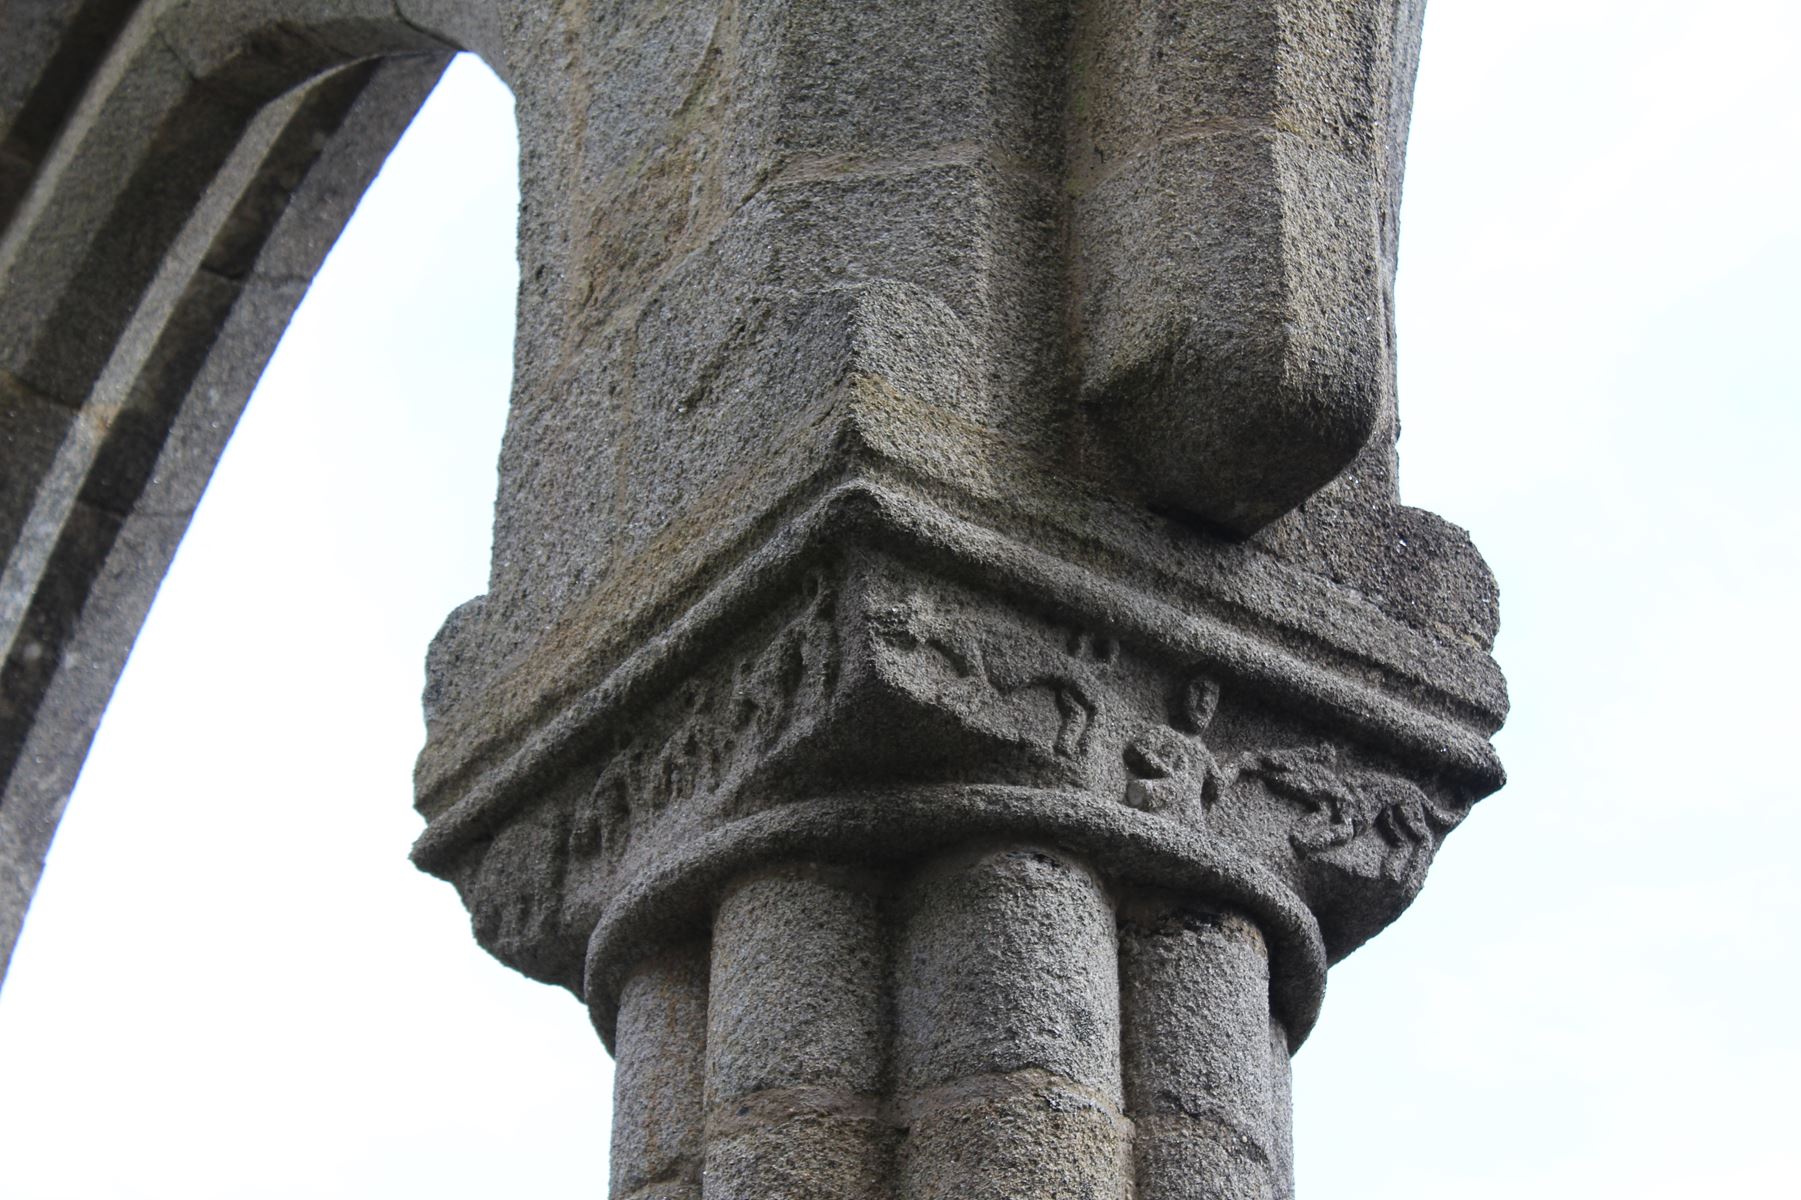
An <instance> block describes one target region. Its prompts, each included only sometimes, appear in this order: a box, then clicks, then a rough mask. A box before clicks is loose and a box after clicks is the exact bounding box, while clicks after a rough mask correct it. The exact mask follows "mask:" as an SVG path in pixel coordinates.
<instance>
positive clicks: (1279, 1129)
mask: <svg viewBox="0 0 1801 1200" xmlns="http://www.w3.org/2000/svg"><path fill="white" fill-rule="evenodd" d="M1120 988H1121V1009H1122V1021H1123V1030H1124V1033H1123V1054H1124V1071H1125V1095H1126V1106H1127V1110H1128V1111H1129V1112H1130V1113H1131V1116H1132V1120H1133V1122H1134V1123H1135V1125H1136V1127H1137V1138H1136V1156H1137V1164H1136V1166H1137V1178H1138V1196H1139V1198H1140V1200H1270V1198H1272V1197H1276V1196H1280V1195H1283V1194H1285V1192H1286V1191H1287V1190H1290V1188H1291V1185H1290V1184H1289V1183H1288V1180H1289V1179H1290V1177H1291V1175H1292V1172H1291V1171H1290V1169H1289V1167H1288V1138H1287V1133H1286V1129H1287V1122H1288V1114H1287V1111H1286V1107H1287V1096H1286V1092H1287V1087H1286V1084H1287V1067H1288V1057H1287V1039H1286V1037H1284V1036H1281V1034H1280V1027H1279V1026H1277V1025H1276V1024H1275V1023H1274V1022H1273V1021H1272V1020H1271V1017H1270V1009H1269V956H1268V950H1267V949H1266V947H1265V945H1264V941H1263V937H1262V935H1261V934H1260V933H1259V932H1258V930H1257V928H1256V926H1254V925H1252V924H1251V923H1250V922H1249V921H1247V920H1245V919H1244V918H1243V917H1241V916H1238V915H1236V914H1233V913H1223V912H1216V911H1212V910H1209V909H1206V908H1202V907H1198V906H1194V905H1189V904H1185V903H1182V902H1179V901H1171V900H1151V901H1145V902H1140V903H1136V904H1133V905H1132V906H1130V907H1129V908H1128V910H1127V911H1126V913H1125V916H1124V919H1122V921H1121V923H1120ZM1272 1030H1274V1031H1275V1033H1274V1036H1272ZM1272 1043H1274V1044H1272ZM1278 1047H1279V1050H1280V1053H1278V1052H1277V1050H1278ZM1277 1060H1279V1071H1278V1069H1277V1068H1278V1063H1277ZM1278 1074H1279V1075H1280V1085H1281V1086H1280V1087H1278V1085H1277V1075H1278Z"/></svg>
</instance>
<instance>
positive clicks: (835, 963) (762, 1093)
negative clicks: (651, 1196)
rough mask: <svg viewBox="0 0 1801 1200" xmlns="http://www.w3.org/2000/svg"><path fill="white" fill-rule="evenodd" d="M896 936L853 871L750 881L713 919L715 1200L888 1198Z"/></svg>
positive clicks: (711, 1179)
mask: <svg viewBox="0 0 1801 1200" xmlns="http://www.w3.org/2000/svg"><path fill="white" fill-rule="evenodd" d="M887 958H888V955H887V939H886V930H885V928H884V924H883V919H882V912H881V907H880V899H879V897H878V896H877V895H876V894H874V893H873V892H872V891H871V890H870V889H868V888H867V887H859V886H858V885H857V882H856V881H854V880H853V879H852V878H851V877H849V876H848V875H846V874H844V873H839V872H833V871H829V870H826V869H822V868H811V867H806V866H795V867H787V868H781V869H778V870H775V871H772V872H769V873H766V874H761V875H757V876H753V877H751V878H749V879H746V880H744V881H741V882H740V883H739V884H738V885H737V886H736V887H734V888H733V889H732V890H730V891H729V892H728V893H727V894H726V895H725V897H724V899H723V900H722V901H721V902H720V906H719V911H718V915H717V916H716V917H715V919H714V924H713V969H712V995H711V1004H710V1009H709V1014H708V1030H707V1109H708V1113H709V1117H708V1122H707V1148H706V1170H705V1173H704V1175H703V1177H702V1178H703V1187H702V1195H703V1196H704V1197H706V1200H768V1198H770V1197H782V1200H886V1198H887V1197H888V1196H889V1194H890V1193H889V1190H888V1189H889V1182H890V1178H891V1168H892V1162H893V1146H894V1140H895V1137H894V1133H893V1130H892V1127H891V1126H890V1124H889V1123H888V1122H887V1121H886V1120H885V1119H884V1112H883V1108H882V1102H881V1099H882V1094H883V1092H884V1090H885V1084H886V1080H887V1054H886V1047H887V1037H886V1030H887V1016H886V1007H887V1006H886V983H887Z"/></svg>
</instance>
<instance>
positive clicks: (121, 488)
mask: <svg viewBox="0 0 1801 1200" xmlns="http://www.w3.org/2000/svg"><path fill="white" fill-rule="evenodd" d="M492 12H493V6H492V5H490V4H486V3H482V2H481V0H400V2H399V3H395V2H394V0H138V2H137V3H135V4H133V3H119V2H117V0H46V2H45V3H40V4H36V5H16V6H11V7H10V8H9V9H8V10H7V11H5V12H4V13H3V14H0V47H5V50H4V51H0V167H3V168H4V171H3V172H0V184H4V185H5V186H4V188H0V201H4V206H3V207H0V221H4V225H3V226H0V655H3V657H0V978H3V977H4V972H5V969H6V964H7V962H8V961H9V960H10V958H11V954H12V948H13V946H14V944H15V942H16V939H17V936H18V933H19V929H20V927H21V925H22V923H23V921H24V918H25V912H26V909H27V906H28V905H29V903H30V899H31V895H32V892H33V891H34V890H35V888H36V884H37V880H38V877H39V874H40V872H41V870H42V866H43V860H44V856H45V854H46V852H47V851H48V849H49V846H50V842H51V839H52V837H53V836H54V834H55V830H56V826H57V824H58V822H59V820H60V819H61V816H62V813H63V810H64V807H65V806H66V804H67V801H68V797H69V793H70V791H71V790H72V788H73V787H74V784H75V780H76V777H77V776H78V774H79V772H80V768H81V763H82V760H83V759H84V758H85V756H86V753H87V749H88V746H89V744H90V742H91V741H92V738H93V735H94V732H95V730H96V729H97V727H98V725H99V722H100V717H101V714H102V712H103V711H104V709H105V707H106V703H107V700H108V699H109V698H110V696H111V694H112V690H113V687H114V684H115V683H116V682H117V679H118V676H119V673H120V671H121V670H122V669H123V667H124V664H125V659H126V656H127V655H128V653H129V652H130V649H131V645H132V642H133V641H134V640H135V638H136V636H137V632H138V629H139V628H140V626H141V625H142V623H143V619H144V616H145V614H146V613H147V612H148V610H149V607H150V603H151V601H152V600H153V599H154V597H155V595H156V590H157V587H158V585H159V584H160V583H161V580H162V578H163V575H164V573H165V571H166V570H167V568H168V565H169V562H170V560H171V559H172V558H173V556H174V552H175V549H176V546H177V545H178V544H179V542H180V539H181V536H182V534H183V533H184V532H185V530H186V528H187V525H188V521H189V518H190V516H191V515H192V513H193V510H194V507H195V505H196V504H197V503H198V501H199V498H200V496H201V494H202V492H203V491H204V490H205V487H206V483H207V480H208V479H209V478H210V477H211V474H212V471H213V467H214V464H215V463H216V462H217V460H218V456H219V453H220V452H221V451H222V449H223V448H224V444H225V441H226V439H227V438H228V436H229V435H230V432H231V430H232V428H233V426H234V425H235V423H236V420H237V417H238V414H239V413H240V412H241V411H242V408H243V405H244V403H245V401H246V400H247V399H248V398H249V395H250V392H251V389H252V388H253V387H254V386H255V384H256V381H257V378H258V377H259V376H260V374H261V373H262V368H263V365H264V364H265V363H266V362H267V360H268V357H269V355H270V354H271V353H272V352H273V350H274V348H275V345H276V343H277V341H278V340H279V339H280V337H281V334H282V332H283V330H284V329H285V328H286V326H287V323H288V320H289V318H290V316H291V315H292V314H293V311H294V309H295V308H296V307H297V306H298V304H299V302H300V300H301V298H302V297H303V296H304V295H305V292H306V289H307V286H308V285H309V283H310V282H311V279H312V277H313V274H314V272H315V271H316V270H317V268H318V266H319V264H320V262H321V261H323V259H324V257H325V254H326V252H327V251H328V250H329V249H330V247H331V245H332V243H333V242H334V241H335V240H336V238H337V235H338V233H339V231H340V230H341V229H342V228H343V225H344V223H345V222H346V221H347V220H348V219H349V217H350V214H351V212H352V211H353V210H354V209H355V207H356V204H357V202H358V201H359V200H360V199H361V197H362V194H363V192H364V190H365V189H366V188H367V186H368V184H369V182H370V181H371V180H372V179H373V178H374V175H375V172H376V171H377V170H378V169H379V168H380V166H381V164H382V162H383V161H385V159H386V158H387V155H388V153H389V151H390V150H391V149H392V148H393V146H394V143H395V142H396V141H397V140H398V139H399V137H400V135H401V133H402V132H404V130H405V129H406V127H407V125H408V124H409V123H410V122H411V120H412V118H413V115H414V113H415V112H417V110H418V108H419V105H420V104H421V103H423V101H424V99H425V97H426V96H427V95H428V94H429V92H430V91H431V89H432V87H433V85H434V84H435V83H436V82H437V79H438V76H439V75H440V74H441V73H442V71H443V68H444V66H445V64H446V63H447V62H448V61H449V58H450V56H451V54H453V53H454V52H455V51H457V50H459V49H463V48H470V49H474V50H476V51H478V52H483V51H485V52H486V53H485V54H484V57H487V58H488V59H489V61H490V62H496V63H497V55H496V54H495V53H494V52H493V47H494V45H495V38H494V36H493V28H492V24H493V18H492Z"/></svg>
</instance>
